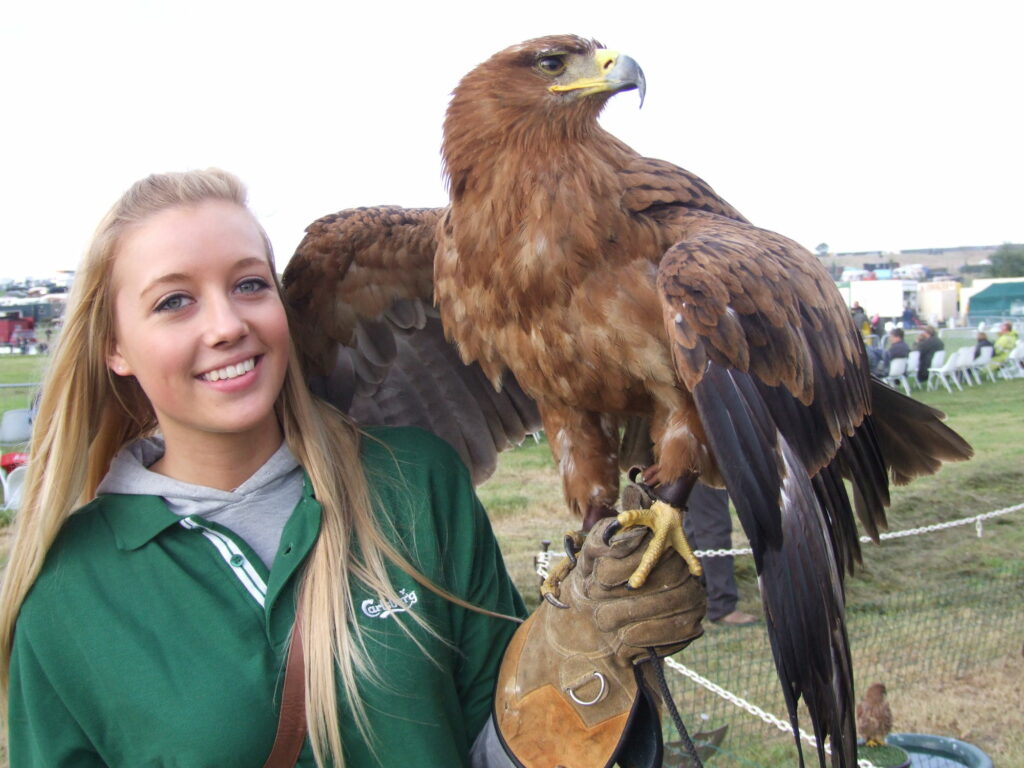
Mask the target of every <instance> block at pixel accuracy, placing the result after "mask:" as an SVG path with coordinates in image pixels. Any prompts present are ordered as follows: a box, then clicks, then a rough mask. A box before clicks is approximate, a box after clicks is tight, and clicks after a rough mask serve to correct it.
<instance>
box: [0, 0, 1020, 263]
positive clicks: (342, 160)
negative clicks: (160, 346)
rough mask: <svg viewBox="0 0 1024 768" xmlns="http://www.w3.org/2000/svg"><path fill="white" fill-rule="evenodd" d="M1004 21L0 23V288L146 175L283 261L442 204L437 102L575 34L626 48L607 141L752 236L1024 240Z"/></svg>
mask: <svg viewBox="0 0 1024 768" xmlns="http://www.w3.org/2000/svg"><path fill="white" fill-rule="evenodd" d="M1016 6H1017V4H1016V3H1011V2H1005V1H1001V2H989V1H988V0H975V1H974V2H971V3H966V2H943V1H941V0H940V1H939V2H935V1H933V2H901V1H900V0H886V1H885V2H875V1H874V0H867V1H860V2H849V3H839V2H824V1H822V2H790V1H788V0H778V1H777V2H719V1H718V0H715V1H714V2H713V1H712V0H703V2H691V1H690V0H673V1H672V2H654V1H653V0H648V1H647V2H643V1H642V0H617V1H616V2H602V1H600V0H588V1H586V2H576V1H575V0H562V1H560V2H550V1H549V2H544V3H536V2H528V1H526V0H518V1H517V0H506V1H504V2H501V1H499V2H488V1H487V0H477V1H476V2H471V3H469V2H467V3H462V2H444V1H443V0H436V1H435V2H430V1H429V0H421V2H415V3H405V2H396V1H394V0H392V1H391V2H372V0H371V1H370V2H359V3H353V2H345V0H330V1H329V2H328V1H326V0H325V1H323V2H321V1H319V0H318V1H316V2H303V0H288V1H287V2H281V1H280V0H276V1H275V2H261V1H260V0H249V2H237V3H236V2H227V1H226V0H198V1H197V2H196V1H193V0H175V1H174V2H162V1H159V0H152V1H150V2H142V1H139V2H116V1H113V0H89V1H87V2H82V1H81V0H75V1H74V2H70V1H66V0H61V1H59V2H47V0H37V1H35V2H29V0H13V1H12V2H11V3H7V4H5V7H4V11H3V13H2V15H0V72H2V76H0V94H2V95H0V99H2V102H0V103H2V111H0V222H2V224H0V276H8V277H23V276H27V275H33V276H45V275H47V274H48V273H49V272H50V271H51V270H55V269H61V268H73V267H74V266H75V264H76V263H77V261H78V258H79V257H80V255H81V253H82V251H83V249H84V247H85V245H86V243H87V242H88V239H89V237H90V235H91V233H92V230H93V228H94V226H95V224H96V222H97V221H98V220H99V218H100V217H101V216H102V214H103V213H104V212H105V211H106V209H107V208H108V207H109V206H110V204H111V203H112V202H113V201H114V200H115V199H116V198H117V197H118V195H119V194H120V193H121V192H122V191H123V189H124V188H125V187H127V186H128V185H129V184H130V183H131V182H132V181H134V180H135V179H136V178H139V177H141V176H144V175H146V174H148V173H150V172H153V171H164V170H183V169H187V168H197V167H207V166H210V165H217V166H221V167H224V168H227V169H229V170H232V171H234V172H235V173H237V174H239V175H240V176H241V177H242V178H243V179H244V180H245V181H246V182H247V183H248V185H249V188H250V194H251V202H252V205H253V208H254V210H255V212H256V214H257V215H258V216H259V217H260V219H261V220H262V222H263V223H264V225H265V226H266V228H267V230H268V232H269V233H270V236H271V239H272V240H273V242H274V245H275V249H276V251H277V254H278V263H279V267H281V268H283V266H284V264H285V263H286V261H287V259H288V257H289V256H290V254H291V253H292V251H293V250H294V248H295V246H296V244H297V243H298V241H299V239H300V238H301V236H302V232H303V229H304V227H305V226H306V224H308V223H309V222H310V221H312V220H313V219H315V218H317V217H319V216H321V215H323V214H325V213H329V212H332V211H335V210H338V209H341V208H346V207H352V206H357V205H374V204H380V203H394V204H401V205H407V206H434V205H442V204H444V202H445V199H446V198H445V191H444V186H443V183H442V178H441V165H440V157H439V153H438V148H439V145H440V140H441V122H442V119H443V114H444V109H445V107H446V105H447V101H448V96H449V93H450V92H451V89H452V88H453V87H454V85H455V84H456V83H457V81H458V79H459V78H460V76H461V75H463V74H464V73H465V72H467V71H468V70H469V69H471V68H472V67H473V66H474V65H476V64H477V63H479V62H480V61H482V60H484V59H485V58H487V57H488V56H489V55H490V54H491V53H493V52H495V51H497V50H500V49H502V48H504V47H506V46H508V45H511V44H513V43H516V42H519V41H521V40H524V39H527V38H531V37H538V36H541V35H545V34H552V33H562V32H573V33H576V34H580V35H585V36H588V37H595V38H597V39H599V40H600V41H602V42H603V43H604V44H605V45H606V46H608V47H610V48H614V49H616V50H620V51H622V52H624V53H628V54H629V55H630V56H632V57H633V58H634V59H636V60H637V61H638V62H639V63H640V65H641V66H642V67H643V69H644V71H645V73H646V76H647V83H648V89H647V101H646V104H645V105H644V108H643V109H642V110H638V109H637V105H638V99H637V95H636V93H635V92H634V93H626V94H622V95H619V96H617V97H616V98H615V99H613V100H612V102H611V104H610V105H609V107H608V109H607V110H606V111H605V114H604V117H603V123H604V125H605V126H606V127H607V128H608V129H609V130H611V131H612V132H613V133H615V134H617V135H618V136H619V137H620V138H622V139H623V140H625V141H626V142H627V143H629V144H630V145H632V146H633V147H634V148H635V149H637V150H638V151H640V152H641V153H643V154H645V155H649V156H653V157H660V158H663V159H666V160H671V161H673V162H675V163H677V164H678V165H681V166H683V167H685V168H688V169H690V170H691V171H694V172H695V173H698V174H699V175H701V176H702V177H704V179H705V180H707V181H708V182H709V183H710V184H711V185H712V186H713V187H714V188H715V189H716V190H717V191H718V192H719V193H720V194H721V195H723V196H724V197H725V198H726V199H727V200H729V202H731V203H732V204H733V205H735V206H737V207H738V208H739V209H740V210H741V211H742V212H743V213H744V214H745V215H746V216H747V217H748V218H749V219H750V220H752V221H753V222H754V223H755V224H758V225H760V226H764V227H767V228H769V229H774V230H777V231H779V232H782V233H784V234H787V235H789V236H790V237H793V238H795V239H796V240H798V241H799V242H801V243H803V244H804V245H805V246H807V247H808V248H811V249H813V248H814V247H815V246H816V245H817V244H818V243H821V242H826V243H828V244H829V245H830V247H831V249H832V250H833V251H852V250H899V249H905V248H920V247H939V246H956V245H988V244H999V243H1002V242H1006V241H1015V242H1024V149H1022V148H1024V130H1022V120H1021V113H1022V103H1021V102H1022V94H1024V84H1022V76H1021V75H1022V72H1024V65H1022V64H1021V60H1020V29H1021V28H1022V26H1021V18H1022V15H1024V14H1022V13H1021V12H1020V11H1019V10H1016Z"/></svg>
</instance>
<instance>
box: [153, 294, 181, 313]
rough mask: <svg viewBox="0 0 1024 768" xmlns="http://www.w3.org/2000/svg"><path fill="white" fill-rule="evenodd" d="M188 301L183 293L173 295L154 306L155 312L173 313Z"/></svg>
mask: <svg viewBox="0 0 1024 768" xmlns="http://www.w3.org/2000/svg"><path fill="white" fill-rule="evenodd" d="M187 301H188V297H187V296H186V295H185V294H183V293H175V294H174V295H172V296H168V297H167V298H166V299H164V300H163V301H161V302H160V303H159V304H157V305H156V311H157V312H173V311H174V310H176V309H182V308H183V307H184V306H185V303H186V302H187Z"/></svg>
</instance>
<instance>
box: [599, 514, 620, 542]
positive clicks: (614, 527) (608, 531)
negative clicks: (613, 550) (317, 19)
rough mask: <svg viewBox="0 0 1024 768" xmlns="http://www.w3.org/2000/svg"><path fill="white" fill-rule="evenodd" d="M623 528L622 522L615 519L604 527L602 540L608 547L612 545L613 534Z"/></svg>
mask: <svg viewBox="0 0 1024 768" xmlns="http://www.w3.org/2000/svg"><path fill="white" fill-rule="evenodd" d="M621 530H622V523H620V522H619V521H618V520H616V521H614V522H613V523H612V524H611V525H609V526H608V527H607V528H605V529H604V533H603V534H602V535H601V541H603V542H604V545H605V546H606V547H610V546H611V545H612V536H614V535H615V534H616V533H618V532H619V531H621Z"/></svg>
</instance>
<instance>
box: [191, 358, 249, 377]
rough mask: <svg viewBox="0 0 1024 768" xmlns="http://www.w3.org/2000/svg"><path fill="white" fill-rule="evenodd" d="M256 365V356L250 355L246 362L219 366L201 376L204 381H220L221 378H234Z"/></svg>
mask: <svg viewBox="0 0 1024 768" xmlns="http://www.w3.org/2000/svg"><path fill="white" fill-rule="evenodd" d="M255 367H256V358H255V357H250V358H249V359H248V360H246V361H245V362H242V363H239V364H238V365H226V366H224V367H223V368H218V369H217V370H216V371H209V372H208V373H204V374H203V375H202V376H200V378H201V379H202V380H203V381H220V380H221V379H233V378H235V377H236V376H241V375H242V374H243V373H246V372H248V371H251V370H252V369H253V368H255Z"/></svg>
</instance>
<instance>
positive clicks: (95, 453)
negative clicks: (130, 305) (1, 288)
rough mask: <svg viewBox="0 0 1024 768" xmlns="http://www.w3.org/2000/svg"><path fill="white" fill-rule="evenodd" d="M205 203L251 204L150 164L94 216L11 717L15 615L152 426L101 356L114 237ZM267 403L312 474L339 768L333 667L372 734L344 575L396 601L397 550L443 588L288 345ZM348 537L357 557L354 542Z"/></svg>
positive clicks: (227, 185)
mask: <svg viewBox="0 0 1024 768" xmlns="http://www.w3.org/2000/svg"><path fill="white" fill-rule="evenodd" d="M206 200H225V201H228V202H233V203H236V204H237V205H239V206H241V207H243V208H245V207H246V190H245V187H244V186H243V185H242V183H241V182H240V181H239V180H238V179H237V178H236V177H235V176H233V175H231V174H229V173H227V172H225V171H221V170H218V169H209V170H205V171H190V172H186V173H169V174H158V175H153V176H149V177H148V178H146V179H143V180H141V181H139V182H136V183H135V184H134V185H133V186H132V187H131V188H130V189H129V190H128V191H127V192H126V193H125V194H124V195H123V196H122V198H121V199H120V200H119V201H118V202H117V203H116V204H115V205H114V207H113V208H112V209H111V210H110V212H109V213H108V214H107V215H106V217H105V218H104V219H103V221H102V222H101V223H100V225H99V227H98V228H97V230H96V233H95V235H94V237H93V240H92V243H91V245H90V247H89V249H88V251H87V252H86V254H85V257H84V259H83V262H82V264H81V266H80V269H79V271H78V273H77V274H76V278H75V283H74V286H73V288H72V291H71V296H70V298H69V301H68V308H67V312H66V316H65V321H64V327H63V330H62V332H61V334H60V338H59V339H58V342H57V344H56V346H55V348H54V350H53V355H52V358H51V364H50V366H49V369H48V371H47V374H46V376H45V378H44V381H43V387H42V396H41V399H40V401H39V408H38V414H37V416H36V419H35V425H34V430H33V434H32V442H31V457H32V458H31V461H30V462H29V463H28V474H27V476H26V480H25V486H24V495H23V502H22V505H21V509H20V511H19V512H18V515H17V517H16V520H15V526H14V528H15V534H14V541H13V545H12V549H11V556H10V561H9V564H8V566H7V573H6V577H5V578H4V581H3V587H2V590H0V694H2V701H0V706H2V707H3V713H4V715H5V716H6V706H7V689H8V684H9V667H10V660H11V649H12V643H13V638H14V628H15V622H16V620H17V617H18V612H19V610H20V608H21V604H22V602H23V601H24V599H25V597H26V595H27V594H28V592H29V590H30V589H31V587H32V585H33V584H34V583H35V580H36V578H37V577H38V575H39V573H40V570H41V569H42V567H43V562H44V561H45V559H46V555H47V552H48V551H49V549H50V546H51V545H52V544H53V541H54V539H55V538H56V537H57V534H58V533H59V532H60V529H61V527H62V526H63V524H64V522H65V521H66V520H67V518H68V517H69V515H71V513H72V512H73V511H74V510H75V509H76V508H77V507H79V506H81V505H83V504H85V503H87V502H88V501H90V500H91V499H92V498H93V496H94V495H95V491H96V487H97V485H98V484H99V482H100V480H101V479H102V478H103V476H104V475H105V474H106V472H107V470H108V468H109V466H110V462H111V459H112V458H113V457H114V455H115V454H116V453H117V452H118V451H119V450H120V449H121V447H122V446H124V445H125V444H126V443H127V442H129V441H131V440H133V439H135V438H138V437H141V436H144V435H147V434H150V433H152V432H153V431H154V430H155V429H156V428H157V421H156V417H155V414H154V412H153V409H152V407H151V406H150V404H149V401H148V400H147V398H146V396H145V394H144V393H143V392H142V390H141V388H140V387H139V386H138V384H137V382H135V380H134V378H130V377H120V376H115V375H114V374H113V373H112V372H111V371H110V370H109V369H108V368H107V365H106V356H107V353H108V352H109V351H110V349H111V347H112V344H113V341H114V321H113V317H114V313H113V299H114V297H113V295H112V293H113V291H112V288H111V270H112V265H113V261H114V258H115V256H116V253H117V248H118V243H119V240H120V238H121V236H122V235H123V234H124V233H125V231H126V230H127V229H129V228H131V227H133V226H137V225H138V224H139V222H141V221H143V220H144V219H146V218H147V217H148V216H151V215H153V214H155V213H158V212H160V211H162V210H165V209H168V208H173V207H177V206H188V205H197V204H199V203H201V202H203V201H206ZM254 221H255V219H254ZM257 226H259V225H258V223H257ZM260 233H261V235H262V237H263V240H264V242H265V243H266V251H267V259H268V260H269V261H270V264H271V268H272V269H273V252H272V250H271V247H270V242H269V239H268V238H267V236H266V233H265V232H264V231H263V229H262V228H260ZM278 290H279V291H280V286H278ZM275 410H276V414H277V417H278V419H279V421H280V423H281V427H282V430H283V432H284V438H285V441H286V442H287V443H288V446H289V448H290V449H291V450H292V452H293V453H294V454H295V457H296V458H297V459H298V461H299V463H300V464H301V465H302V466H303V467H304V468H305V469H306V471H307V472H308V473H309V477H310V481H311V482H312V485H313V488H314V489H315V492H316V498H317V500H318V501H319V503H320V504H321V506H322V507H323V517H322V523H321V531H320V536H319V538H318V540H317V543H316V544H315V546H314V548H313V550H312V552H311V554H310V556H309V558H308V560H307V564H306V567H305V571H304V573H303V576H302V580H301V583H300V586H299V594H298V604H299V606H300V608H301V615H302V619H301V621H302V627H301V629H302V641H303V648H304V651H305V659H306V670H305V673H306V717H307V722H308V726H309V733H310V737H311V740H312V743H313V751H314V754H315V757H316V761H317V764H318V765H323V764H324V763H325V761H326V760H327V759H328V758H329V759H330V760H331V761H332V762H333V764H334V765H336V766H343V765H344V756H343V753H342V743H341V733H340V728H339V720H338V696H337V686H336V676H337V680H339V681H340V683H341V685H342V688H343V689H344V692H345V695H346V698H347V700H348V702H349V704H350V706H351V707H352V710H353V714H354V715H355V718H356V723H357V725H358V727H359V729H360V731H361V732H362V734H363V736H364V737H365V738H366V739H367V741H368V742H371V741H372V734H370V733H369V726H368V721H367V718H366V713H365V711H364V709H363V707H362V696H361V695H360V694H359V692H358V689H357V682H356V681H357V679H358V678H359V677H365V678H368V679H370V680H373V679H376V675H375V674H374V669H373V665H372V662H371V661H370V659H369V658H367V655H366V652H365V646H364V644H363V641H362V636H361V633H360V630H359V625H358V623H357V622H355V621H354V620H353V617H352V616H351V613H352V611H351V608H350V606H351V605H352V600H351V594H350V587H349V581H348V579H347V578H344V577H341V575H342V574H347V573H350V574H352V575H353V576H355V577H356V578H358V579H359V580H360V581H362V582H363V583H364V584H365V585H366V586H367V587H368V588H369V589H370V590H372V591H374V592H375V593H376V594H377V595H378V596H380V597H381V598H382V599H390V600H392V601H395V602H397V601H398V600H399V598H398V597H397V595H396V594H395V589H394V588H393V587H392V585H391V582H390V579H389V577H388V574H387V571H386V568H385V562H386V561H391V562H394V563H395V564H396V565H397V566H398V567H399V568H401V569H402V570H403V571H405V572H406V573H408V574H409V575H410V576H412V577H413V578H415V579H416V580H417V581H419V582H420V583H424V584H425V585H426V586H428V587H430V588H432V589H434V591H437V592H439V593H441V594H445V595H446V596H448V597H450V596H449V595H447V593H445V592H444V590H440V589H439V588H437V587H435V586H433V585H432V584H429V583H428V582H427V581H426V580H425V578H424V577H423V576H421V575H420V574H418V573H417V572H416V571H415V569H413V568H412V566H411V565H409V564H408V562H407V561H406V560H405V559H404V558H403V557H402V556H401V555H400V554H399V553H398V552H397V551H396V549H395V548H394V546H392V544H391V543H390V542H389V541H388V540H387V539H386V538H385V537H384V535H383V534H382V532H381V529H380V526H379V524H378V522H377V521H376V519H375V516H374V513H373V507H372V503H371V498H370V492H369V488H368V484H367V480H366V477H365V474H364V472H363V467H362V464H361V461H360V456H359V441H360V433H359V431H358V429H357V428H356V427H355V425H354V424H353V423H352V422H351V421H350V420H349V419H348V418H347V417H346V416H345V415H343V414H341V413H340V412H338V411H337V410H335V409H334V408H333V407H331V406H330V405H329V404H327V403H325V402H323V401H321V400H319V399H317V398H315V397H314V396H313V395H312V394H311V393H310V392H309V390H308V389H307V387H306V385H305V381H304V378H303V375H302V369H301V366H300V363H299V359H298V357H297V354H296V352H295V350H294V347H293V348H292V350H291V352H290V355H289V361H288V367H287V371H286V374H285V379H284V385H283V387H282V389H281V393H280V394H279V396H278V398H277V402H276V405H275ZM81 457H86V458H85V460H84V461H83V460H82V458H81ZM355 539H358V541H359V547H358V554H354V550H353V547H352V546H351V543H352V541H353V540H355ZM455 602H458V603H460V604H464V603H463V602H462V601H460V600H456V601H455ZM371 747H372V744H371Z"/></svg>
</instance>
